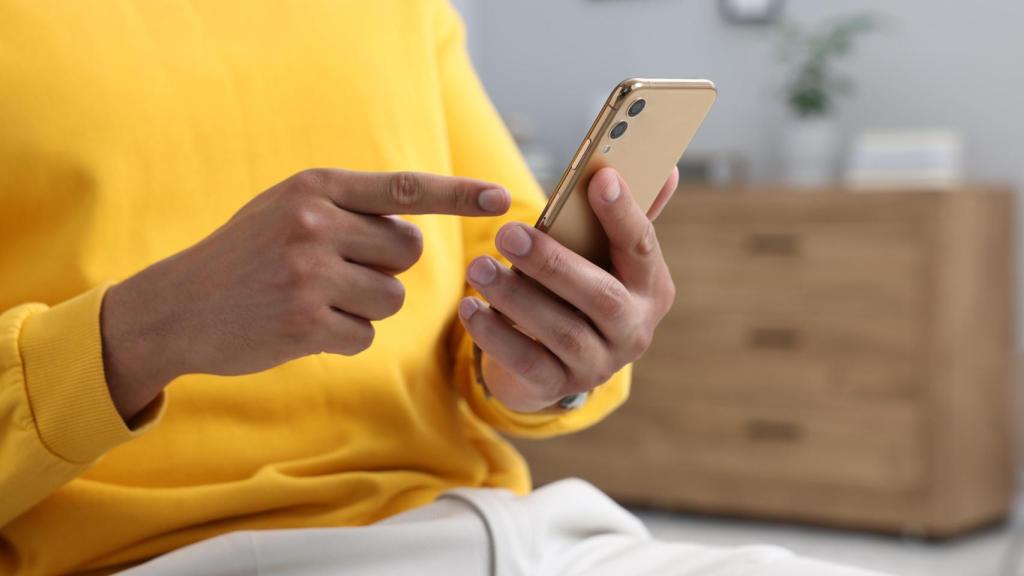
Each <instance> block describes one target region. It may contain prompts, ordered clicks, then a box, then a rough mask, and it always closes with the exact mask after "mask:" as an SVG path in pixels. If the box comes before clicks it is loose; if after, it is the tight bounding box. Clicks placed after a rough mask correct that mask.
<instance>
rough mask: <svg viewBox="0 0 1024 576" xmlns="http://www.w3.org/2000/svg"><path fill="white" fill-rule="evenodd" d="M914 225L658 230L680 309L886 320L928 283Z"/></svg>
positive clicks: (692, 225)
mask: <svg viewBox="0 0 1024 576" xmlns="http://www.w3.org/2000/svg"><path fill="white" fill-rule="evenodd" d="M922 236H923V235H922V231H921V229H920V226H919V225H916V224H914V223H913V222H906V221H893V222H887V221H882V222H873V221H862V222H824V223H816V222H786V221H778V222H771V221H767V222H758V223H749V222H728V221H725V222H700V223H698V222H683V223H676V224H674V225H666V226H662V227H661V228H659V237H660V239H661V242H662V245H663V247H664V251H665V254H666V259H667V260H668V263H669V267H670V269H671V270H672V274H673V277H674V279H675V281H676V285H677V286H678V287H679V288H680V297H679V299H678V303H677V306H680V307H682V308H683V309H691V310H708V309H726V310H731V311H737V310H762V309H765V308H767V309H769V310H793V309H798V310H801V311H805V312H808V311H810V312H815V313H825V312H828V311H831V310H840V311H842V312H843V313H847V314H867V315H874V316H885V315H887V314H889V313H893V312H899V311H901V310H904V309H905V308H907V307H908V306H909V307H912V308H913V307H914V306H915V305H916V304H917V303H918V301H919V298H918V297H919V295H920V292H921V288H922V285H921V284H922V281H923V279H924V277H925V274H926V270H925V268H924V266H925V262H926V259H925V254H924V249H925V247H924V245H923V242H922V241H921V238H922Z"/></svg>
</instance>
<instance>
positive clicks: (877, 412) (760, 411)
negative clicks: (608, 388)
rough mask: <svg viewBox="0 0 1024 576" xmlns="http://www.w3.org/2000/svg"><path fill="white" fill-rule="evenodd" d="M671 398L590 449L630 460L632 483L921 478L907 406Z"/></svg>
mask: <svg viewBox="0 0 1024 576" xmlns="http://www.w3.org/2000/svg"><path fill="white" fill-rule="evenodd" d="M676 400H678V399H673V398H666V397H662V398H661V399H660V401H656V402H647V401H643V400H640V399H637V398H634V399H633V400H631V402H630V404H629V405H628V406H627V407H624V408H623V409H622V411H621V414H619V415H617V416H616V420H615V421H616V423H617V425H616V426H615V427H614V428H611V427H608V428H606V429H605V430H606V431H607V435H601V436H602V438H597V437H596V435H592V439H593V443H592V446H593V447H595V448H597V447H600V451H601V453H602V454H604V455H608V454H630V473H631V474H633V475H636V476H637V477H641V476H644V475H666V474H667V475H674V476H675V477H685V476H687V475H695V474H696V475H702V476H710V477H715V476H720V477H722V478H737V477H739V478H747V479H750V480H751V481H753V482H756V481H757V480H765V481H785V482H790V483H791V484H792V486H794V488H795V487H797V486H800V485H831V486H844V487H851V488H853V487H856V488H863V489H871V490H889V491H902V490H909V489H913V488H915V487H917V486H918V485H920V484H921V482H922V481H923V479H924V476H925V461H924V455H925V453H926V451H925V444H924V435H923V433H924V429H923V421H922V418H921V417H920V414H919V412H918V410H917V409H916V408H915V407H914V406H912V405H910V404H906V403H886V404H850V405H848V406H846V407H835V408H831V409H822V408H815V409H801V408H794V407H789V408H785V407H776V408H770V407H766V406H759V405H755V404H749V403H739V402H715V401H694V400H686V401H676ZM594 456H596V455H594Z"/></svg>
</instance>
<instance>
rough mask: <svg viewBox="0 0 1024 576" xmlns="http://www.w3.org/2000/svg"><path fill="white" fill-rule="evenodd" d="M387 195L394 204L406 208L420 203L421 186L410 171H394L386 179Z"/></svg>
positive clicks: (421, 195) (417, 178)
mask: <svg viewBox="0 0 1024 576" xmlns="http://www.w3.org/2000/svg"><path fill="white" fill-rule="evenodd" d="M387 196H388V199H389V200H391V201H392V202H393V203H394V204H395V205H397V206H400V207H404V208H408V207H411V206H415V205H417V204H419V203H420V201H421V199H422V197H423V187H422V186H420V179H419V177H417V176H416V174H414V173H412V172H395V173H394V174H392V175H391V176H390V177H389V178H388V180H387Z"/></svg>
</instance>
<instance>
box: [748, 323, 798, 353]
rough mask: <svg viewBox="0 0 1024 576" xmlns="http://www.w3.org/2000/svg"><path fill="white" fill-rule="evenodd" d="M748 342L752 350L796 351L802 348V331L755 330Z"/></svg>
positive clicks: (751, 332) (765, 328) (784, 329)
mask: <svg viewBox="0 0 1024 576" xmlns="http://www.w3.org/2000/svg"><path fill="white" fill-rule="evenodd" d="M747 341H748V343H749V344H750V347H751V348H760V349H769V350H795V349H797V348H799V347H800V331H799V330H797V329H796V328H771V327H764V328H753V329H751V330H750V335H749V337H748V339H747Z"/></svg>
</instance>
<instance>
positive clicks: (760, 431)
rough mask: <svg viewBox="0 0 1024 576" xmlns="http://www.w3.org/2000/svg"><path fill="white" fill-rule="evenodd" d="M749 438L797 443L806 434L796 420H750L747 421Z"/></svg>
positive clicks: (760, 440) (746, 430)
mask: <svg viewBox="0 0 1024 576" xmlns="http://www.w3.org/2000/svg"><path fill="white" fill-rule="evenodd" d="M744 431H745V432H746V435H747V438H750V439H751V440H753V441H755V442H780V443H788V444H795V443H797V442H799V441H800V440H801V439H802V438H803V435H804V431H803V428H801V427H800V425H799V424H797V423H796V422H788V421H786V420H760V419H755V420H750V421H748V422H747V423H746V427H745V430H744Z"/></svg>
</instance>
